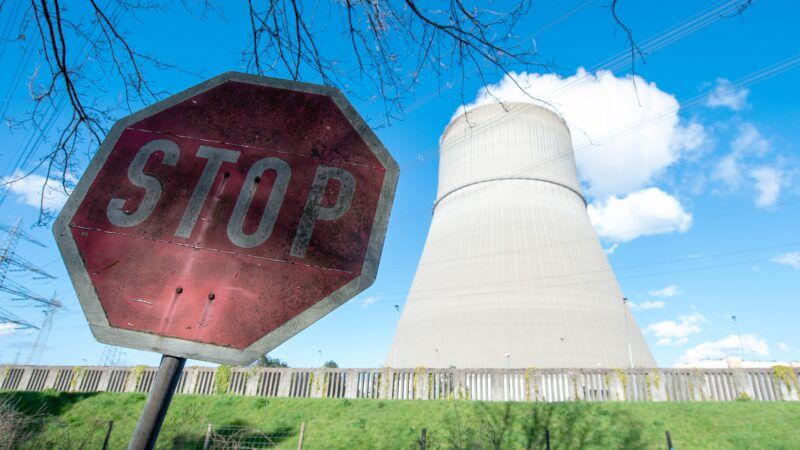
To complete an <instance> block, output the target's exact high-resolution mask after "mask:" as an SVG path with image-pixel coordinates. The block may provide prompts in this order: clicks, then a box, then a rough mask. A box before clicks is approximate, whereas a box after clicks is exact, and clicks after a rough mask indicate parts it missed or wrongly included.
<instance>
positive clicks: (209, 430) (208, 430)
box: [203, 423, 213, 450]
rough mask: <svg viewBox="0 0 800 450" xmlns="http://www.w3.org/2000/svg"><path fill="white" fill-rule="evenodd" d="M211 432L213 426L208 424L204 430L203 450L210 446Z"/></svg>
mask: <svg viewBox="0 0 800 450" xmlns="http://www.w3.org/2000/svg"><path fill="white" fill-rule="evenodd" d="M212 431H213V425H211V423H209V424H208V428H206V440H205V442H203V450H208V449H209V445H211V432H212Z"/></svg>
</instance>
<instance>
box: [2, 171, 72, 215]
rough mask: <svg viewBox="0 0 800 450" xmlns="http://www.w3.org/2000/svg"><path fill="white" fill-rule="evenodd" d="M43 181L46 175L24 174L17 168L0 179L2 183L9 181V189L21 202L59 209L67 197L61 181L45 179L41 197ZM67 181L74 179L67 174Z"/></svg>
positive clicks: (35, 206) (48, 208)
mask: <svg viewBox="0 0 800 450" xmlns="http://www.w3.org/2000/svg"><path fill="white" fill-rule="evenodd" d="M45 181H47V178H46V177H43V176H41V175H37V174H31V175H28V176H25V174H24V172H21V171H19V170H17V171H15V172H14V173H13V174H12V175H10V176H7V177H5V178H3V179H2V183H10V184H9V185H8V189H9V191H11V192H12V193H14V194H16V195H17V197H18V200H19V201H20V202H21V203H24V204H26V205H30V206H33V207H34V208H39V206H40V202H41V206H43V207H44V209H46V210H59V209H61V207H62V206H64V203H66V201H67V198H68V195H67V194H66V193H64V187H63V185H62V184H61V181H60V180H54V179H50V180H49V181H47V187H46V188H45V192H44V198H42V188H43V187H44V186H45ZM67 181H68V182H74V181H75V179H74V177H72V176H69V177H68V179H67Z"/></svg>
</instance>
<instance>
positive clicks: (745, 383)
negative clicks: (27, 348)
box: [0, 366, 800, 402]
mask: <svg viewBox="0 0 800 450" xmlns="http://www.w3.org/2000/svg"><path fill="white" fill-rule="evenodd" d="M155 374H156V368H155V367H143V366H137V367H97V366H86V367H84V366H75V367H66V366H0V389H2V390H20V391H44V390H48V389H52V390H56V391H62V392H148V391H149V390H150V386H151V385H152V383H153V379H154V378H155ZM798 378H800V368H789V367H775V368H772V369H653V370H646V369H641V370H599V369H425V368H418V369H388V368H384V369H294V368H292V369H273V368H260V367H257V368H251V367H223V368H219V369H217V368H210V367H187V368H186V369H185V370H184V371H183V374H182V376H181V379H180V382H179V383H178V388H177V389H178V393H180V394H199V395H210V394H224V393H227V394H234V395H248V396H268V397H312V398H372V399H396V400H410V399H420V400H435V399H457V400H483V401H537V402H561V401H575V400H581V401H598V402H602V401H733V400H737V399H752V400H760V401H778V400H784V401H798V400H800V383H798Z"/></svg>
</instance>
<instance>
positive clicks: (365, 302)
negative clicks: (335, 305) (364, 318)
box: [358, 295, 380, 308]
mask: <svg viewBox="0 0 800 450" xmlns="http://www.w3.org/2000/svg"><path fill="white" fill-rule="evenodd" d="M378 300H380V297H378V296H377V295H370V296H369V297H364V298H362V299H361V300H359V301H358V303H361V306H363V307H364V308H368V307H370V306H372V305H373V304H374V303H375V302H377V301H378Z"/></svg>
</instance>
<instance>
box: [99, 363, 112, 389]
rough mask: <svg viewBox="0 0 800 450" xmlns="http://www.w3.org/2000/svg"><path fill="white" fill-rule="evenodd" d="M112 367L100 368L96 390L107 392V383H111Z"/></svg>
mask: <svg viewBox="0 0 800 450" xmlns="http://www.w3.org/2000/svg"><path fill="white" fill-rule="evenodd" d="M113 371H114V369H112V368H110V367H104V368H102V369H100V379H99V380H98V381H97V392H108V385H109V383H111V374H112V373H113Z"/></svg>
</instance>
